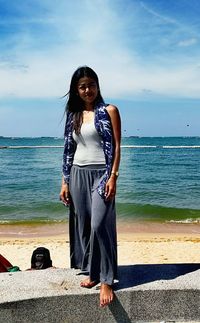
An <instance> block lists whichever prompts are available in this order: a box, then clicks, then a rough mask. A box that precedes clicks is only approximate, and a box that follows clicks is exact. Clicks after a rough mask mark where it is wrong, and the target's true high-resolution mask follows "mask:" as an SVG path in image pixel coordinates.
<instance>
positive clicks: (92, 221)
mask: <svg viewBox="0 0 200 323" xmlns="http://www.w3.org/2000/svg"><path fill="white" fill-rule="evenodd" d="M66 115H67V118H66V126H65V145H64V154H63V179H62V186H61V192H60V199H61V200H62V201H63V203H65V204H67V205H68V204H70V215H69V223H70V257H71V267H72V268H80V269H81V271H83V272H88V274H89V276H88V277H87V278H86V279H85V280H83V281H82V282H81V286H82V287H85V288H92V287H94V286H95V285H97V284H98V283H99V282H100V283H101V288H100V306H105V305H107V304H109V303H111V302H112V301H113V297H114V294H113V288H112V285H113V282H114V279H116V275H117V240H116V213H115V194H116V182H117V177H118V169H119V163H120V140H121V122H120V115H119V111H118V109H117V108H116V107H115V106H113V105H110V104H105V103H104V100H103V98H102V96H101V93H100V88H99V81H98V77H97V74H96V73H95V72H94V71H93V70H92V69H91V68H89V67H87V66H83V67H80V68H78V69H77V70H76V71H75V72H74V74H73V76H72V79H71V84H70V90H69V93H68V101H67V104H66Z"/></svg>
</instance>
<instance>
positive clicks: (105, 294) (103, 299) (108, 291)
mask: <svg viewBox="0 0 200 323" xmlns="http://www.w3.org/2000/svg"><path fill="white" fill-rule="evenodd" d="M113 299H114V293H113V289H112V286H110V285H107V284H101V289H100V307H104V306H106V305H108V304H110V303H112V301H113Z"/></svg>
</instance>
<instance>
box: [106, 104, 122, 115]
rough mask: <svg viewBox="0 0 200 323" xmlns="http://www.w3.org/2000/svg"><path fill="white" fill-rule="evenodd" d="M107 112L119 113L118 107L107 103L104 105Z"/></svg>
mask: <svg viewBox="0 0 200 323" xmlns="http://www.w3.org/2000/svg"><path fill="white" fill-rule="evenodd" d="M106 109H107V111H108V113H109V114H114V113H119V110H118V108H117V107H116V106H115V105H113V104H108V105H107V107H106Z"/></svg>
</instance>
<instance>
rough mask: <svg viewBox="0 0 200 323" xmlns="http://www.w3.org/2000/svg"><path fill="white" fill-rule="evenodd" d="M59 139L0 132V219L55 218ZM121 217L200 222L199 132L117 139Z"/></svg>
mask: <svg viewBox="0 0 200 323" xmlns="http://www.w3.org/2000/svg"><path fill="white" fill-rule="evenodd" d="M62 153H63V140H62V139H60V138H51V137H42V138H4V137H0V224H6V223H8V224H17V223H19V224H20V223H23V224H31V223H54V222H55V223H59V222H65V221H67V219H68V209H67V208H66V207H64V206H63V205H62V204H61V202H60V201H59V192H60V185H61V176H62V175H61V172H62ZM116 207H117V218H118V220H119V221H120V220H122V221H124V220H125V221H136V222H140V221H142V222H143V221H145V222H146V221H149V222H159V223H169V222H173V223H188V224H191V223H200V137H162V138H161V137H127V138H123V139H122V149H121V165H120V175H119V178H118V190H117V196H116Z"/></svg>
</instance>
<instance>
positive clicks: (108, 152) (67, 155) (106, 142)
mask: <svg viewBox="0 0 200 323" xmlns="http://www.w3.org/2000/svg"><path fill="white" fill-rule="evenodd" d="M94 112H95V117H94V124H95V128H96V130H97V132H98V134H99V135H100V137H101V145H102V148H103V151H104V155H105V160H106V172H105V175H104V177H103V178H102V180H101V182H100V183H99V185H98V187H97V191H98V193H99V194H100V195H101V196H102V197H103V198H104V197H105V195H104V194H105V184H106V182H107V180H108V179H109V177H110V174H111V170H112V164H113V154H114V141H113V130H112V124H111V120H110V116H109V114H108V111H107V109H106V106H105V104H103V103H100V104H98V105H97V106H96V107H95V110H94ZM72 133H73V112H67V119H66V125H65V142H64V153H63V176H64V180H65V183H69V179H70V171H71V167H72V165H73V160H74V153H75V150H76V143H75V141H74V139H73V136H72Z"/></svg>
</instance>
